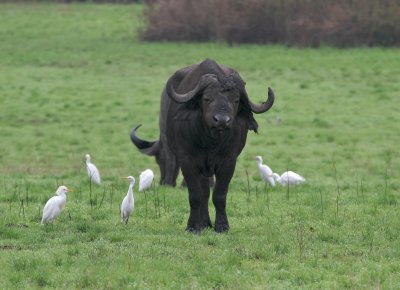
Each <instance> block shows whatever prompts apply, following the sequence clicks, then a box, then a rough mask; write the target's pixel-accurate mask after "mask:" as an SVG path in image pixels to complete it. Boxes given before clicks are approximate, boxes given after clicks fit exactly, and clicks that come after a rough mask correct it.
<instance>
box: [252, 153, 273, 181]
mask: <svg viewBox="0 0 400 290" xmlns="http://www.w3.org/2000/svg"><path fill="white" fill-rule="evenodd" d="M256 160H257V161H258V171H260V175H261V178H262V179H263V180H264V181H265V182H266V183H267V182H268V183H269V184H270V185H271V186H275V179H274V177H273V175H272V174H273V171H272V169H271V168H269V166H267V165H265V164H262V162H263V159H262V157H261V156H256Z"/></svg>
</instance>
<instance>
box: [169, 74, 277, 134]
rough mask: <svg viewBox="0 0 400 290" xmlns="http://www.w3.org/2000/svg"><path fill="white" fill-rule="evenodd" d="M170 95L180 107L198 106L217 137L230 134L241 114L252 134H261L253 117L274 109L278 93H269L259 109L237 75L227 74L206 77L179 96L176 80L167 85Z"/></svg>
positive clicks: (203, 76) (171, 80)
mask: <svg viewBox="0 0 400 290" xmlns="http://www.w3.org/2000/svg"><path fill="white" fill-rule="evenodd" d="M166 90H167V94H168V95H169V96H170V97H171V98H172V99H173V100H174V101H175V102H177V103H188V104H192V105H193V104H196V105H197V106H199V107H200V110H201V112H202V116H203V120H204V123H205V124H206V125H207V127H208V128H209V129H210V131H211V133H212V134H213V135H218V134H221V133H222V132H224V131H226V130H229V129H230V128H231V126H232V124H233V122H234V119H235V118H236V115H237V114H238V113H240V114H244V115H245V116H246V117H247V119H248V127H249V129H250V130H254V131H257V127H258V126H257V122H256V121H255V120H254V118H253V115H252V112H253V113H263V112H266V111H267V110H268V109H269V108H271V107H272V105H273V103H274V93H273V91H272V90H271V89H270V88H269V89H268V100H267V101H266V102H265V103H263V104H261V105H255V104H253V103H251V102H250V100H249V98H248V96H247V93H246V90H245V82H244V81H243V80H242V79H241V77H240V76H239V74H238V73H237V72H233V73H231V74H229V75H224V74H223V73H218V74H210V73H208V74H204V75H202V76H201V77H200V78H199V80H198V82H197V84H196V86H195V87H194V89H192V90H190V91H188V92H184V93H181V94H180V93H177V92H176V90H175V88H174V78H171V79H170V80H169V81H168V83H167V85H166Z"/></svg>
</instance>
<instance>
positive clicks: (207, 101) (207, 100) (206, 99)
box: [203, 97, 212, 103]
mask: <svg viewBox="0 0 400 290" xmlns="http://www.w3.org/2000/svg"><path fill="white" fill-rule="evenodd" d="M211 101H212V99H211V98H209V97H204V98H203V102H205V103H210V102H211Z"/></svg>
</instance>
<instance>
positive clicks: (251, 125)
mask: <svg viewBox="0 0 400 290" xmlns="http://www.w3.org/2000/svg"><path fill="white" fill-rule="evenodd" d="M247 128H248V129H249V130H251V131H254V132H256V133H258V131H257V130H258V123H257V121H256V120H255V119H254V117H253V114H251V115H250V116H249V118H248V120H247Z"/></svg>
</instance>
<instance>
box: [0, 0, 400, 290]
mask: <svg viewBox="0 0 400 290" xmlns="http://www.w3.org/2000/svg"><path fill="white" fill-rule="evenodd" d="M141 11H142V7H141V6H124V5H115V6H112V5H43V4H40V5H39V4H32V5H23V4H20V5H13V4H1V5H0V18H1V23H0V39H1V41H0V51H1V53H0V71H1V74H0V138H1V139H0V174H1V179H0V217H1V219H0V252H1V253H0V255H1V258H0V269H1V271H0V288H18V289H24V288H39V287H44V288H53V287H54V288H95V289H98V288H116V289H123V288H139V289H143V288H169V289H176V288H185V289H186V288H231V289H255V288H263V289H265V288H273V289H280V288H284V289H288V288H304V289H311V288H318V289H327V288H329V289H343V288H353V289H375V288H378V289H396V288H399V287H400V265H399V263H398V261H399V259H400V242H399V241H400V240H399V235H400V220H399V215H398V213H399V202H400V198H399V188H400V182H399V180H400V176H399V171H398V168H399V162H400V155H399V150H398V144H399V142H400V137H399V136H400V135H399V134H398V132H399V129H400V125H399V124H400V114H399V113H398V97H399V95H398V94H399V91H400V79H399V75H400V65H399V64H400V63H399V57H400V52H399V50H398V49H379V48H375V49H367V48H360V49H349V50H338V49H332V48H328V47H325V48H320V49H292V48H285V47H281V46H255V45H243V46H234V47H229V46H227V45H225V44H223V43H219V44H187V43H141V42H138V41H137V40H136V35H137V29H138V28H140V27H141V26H142V25H143V24H142V20H141V17H140V15H141ZM206 57H210V58H213V59H215V60H216V61H217V62H219V63H222V64H225V65H229V66H231V67H234V68H236V69H237V70H238V71H239V72H240V74H241V76H242V77H243V79H244V80H245V81H246V82H247V90H248V93H249V95H250V96H251V99H252V100H253V101H254V102H261V101H263V100H265V99H266V92H267V86H271V87H272V88H273V89H274V91H275V93H276V97H277V99H276V103H275V105H274V107H273V108H272V109H271V111H270V112H268V113H266V114H262V115H257V116H256V119H257V121H258V123H259V125H260V128H259V134H258V135H256V134H254V133H249V137H248V142H247V145H246V147H245V149H244V151H243V152H242V154H241V156H240V157H239V160H238V164H237V168H236V172H235V176H234V178H233V180H232V183H231V186H230V192H229V195H228V209H227V211H228V218H229V220H230V224H231V230H230V232H229V233H227V234H222V235H219V234H215V233H214V232H213V231H212V230H210V231H205V232H204V233H202V234H201V235H192V234H188V233H186V232H185V231H184V228H185V225H186V221H187V217H188V209H189V205H188V201H187V193H186V190H184V189H180V188H164V187H157V190H158V198H159V202H157V200H156V198H155V196H154V193H150V192H149V193H148V194H147V214H146V205H145V204H146V203H145V196H144V195H143V194H138V193H136V195H135V199H136V207H135V211H134V213H133V216H132V217H131V219H130V221H129V223H128V225H127V226H123V225H122V224H121V223H120V218H119V209H118V208H119V204H120V202H121V201H122V198H123V196H124V195H125V193H126V191H127V187H128V185H127V184H126V183H125V182H124V181H123V180H121V179H120V177H122V176H127V175H134V176H135V177H138V175H139V173H140V171H142V170H144V169H145V168H152V169H153V170H154V171H155V172H156V175H158V176H159V172H158V167H157V166H156V163H155V161H154V159H152V158H149V157H146V156H143V155H141V154H140V153H139V152H138V151H137V150H136V149H135V148H134V147H133V146H132V144H131V142H130V140H129V131H130V128H131V127H132V126H133V125H134V124H138V123H142V124H143V127H142V128H141V129H140V130H139V135H140V136H141V137H143V138H146V139H157V138H158V134H159V131H158V112H159V98H160V93H161V90H162V88H163V85H164V84H165V82H166V80H167V78H168V77H169V76H170V75H171V74H172V73H173V72H174V71H175V70H177V69H179V68H180V67H183V66H186V65H189V64H192V63H195V62H199V61H201V60H202V59H204V58H206ZM279 120H281V121H279ZM85 153H90V154H91V155H92V160H93V162H94V163H95V164H96V165H97V166H98V168H99V169H100V172H101V174H102V177H103V180H104V182H103V184H104V185H103V186H101V187H94V188H93V193H92V194H93V199H94V207H93V208H92V209H91V206H90V201H89V185H88V181H87V176H86V171H85V168H84V164H83V157H84V154H85ZM255 155H262V156H263V157H264V160H265V162H266V163H267V164H268V165H270V166H271V167H272V168H273V169H274V170H275V171H277V172H279V173H281V172H283V171H285V170H286V169H287V168H289V169H290V170H294V171H296V172H299V173H300V174H302V175H303V176H305V178H306V180H307V182H306V184H304V185H303V186H300V187H296V188H291V189H290V191H289V193H288V192H287V190H286V188H282V187H276V188H273V189H269V190H268V196H267V195H266V193H265V192H264V186H263V183H262V182H261V180H260V178H259V175H258V172H257V167H256V162H255V160H253V157H254V156H255ZM246 171H247V172H248V174H249V177H250V178H249V181H250V192H248V188H247V179H246ZM335 172H336V174H335ZM181 178H182V177H179V180H181ZM156 179H157V177H156ZM59 184H65V185H67V186H69V187H71V188H74V189H75V192H74V193H70V194H69V195H68V200H67V207H66V209H65V210H64V212H63V213H62V214H61V216H60V217H59V219H58V220H57V221H56V222H55V223H54V224H53V225H48V226H45V227H44V226H41V225H40V217H41V211H42V209H43V206H44V204H45V202H46V200H47V199H48V198H49V197H50V196H51V195H52V193H53V192H54V191H55V189H56V187H57V185H59ZM135 191H137V186H136V187H135ZM210 206H212V205H211V204H210ZM211 215H212V216H213V215H214V211H213V210H211ZM212 219H213V217H212Z"/></svg>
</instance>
